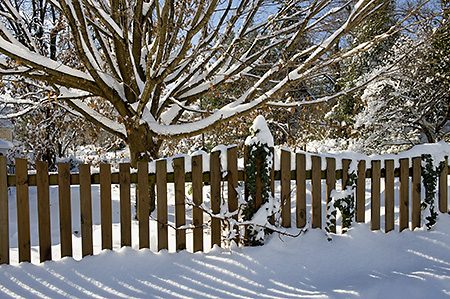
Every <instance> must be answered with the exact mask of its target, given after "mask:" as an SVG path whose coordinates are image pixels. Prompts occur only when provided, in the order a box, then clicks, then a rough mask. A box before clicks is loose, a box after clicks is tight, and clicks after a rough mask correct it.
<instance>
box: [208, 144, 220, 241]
mask: <svg viewBox="0 0 450 299" xmlns="http://www.w3.org/2000/svg"><path fill="white" fill-rule="evenodd" d="M209 171H210V178H211V211H212V213H213V214H214V215H217V214H219V213H220V182H221V180H222V174H221V172H220V151H215V152H212V153H211V154H210V166H209ZM221 235H222V231H221V223H220V219H219V218H216V217H211V247H212V246H214V244H216V245H218V246H220V245H221V241H222V240H221Z"/></svg>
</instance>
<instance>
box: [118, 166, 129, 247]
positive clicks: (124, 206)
mask: <svg viewBox="0 0 450 299" xmlns="http://www.w3.org/2000/svg"><path fill="white" fill-rule="evenodd" d="M130 184H131V180H130V163H121V164H119V185H120V243H121V246H122V247H123V246H131V196H130Z"/></svg>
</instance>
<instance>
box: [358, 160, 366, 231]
mask: <svg viewBox="0 0 450 299" xmlns="http://www.w3.org/2000/svg"><path fill="white" fill-rule="evenodd" d="M365 221H366V161H365V160H361V161H359V162H358V176H357V178H356V222H365Z"/></svg>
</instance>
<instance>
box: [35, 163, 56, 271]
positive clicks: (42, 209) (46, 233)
mask: <svg viewBox="0 0 450 299" xmlns="http://www.w3.org/2000/svg"><path fill="white" fill-rule="evenodd" d="M36 185H37V201H38V227H39V257H40V261H41V263H42V262H44V261H50V260H51V259H52V240H51V228H50V192H49V182H48V163H47V162H42V161H38V162H36Z"/></svg>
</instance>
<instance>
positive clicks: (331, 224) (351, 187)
mask: <svg viewBox="0 0 450 299" xmlns="http://www.w3.org/2000/svg"><path fill="white" fill-rule="evenodd" d="M356 179H357V176H356V173H355V171H353V172H352V173H351V174H349V177H348V180H347V182H346V185H345V191H344V190H343V191H342V192H340V195H342V197H337V198H336V197H332V198H331V200H329V202H328V209H327V223H326V227H325V230H326V232H327V233H328V241H331V236H330V235H329V234H330V233H331V232H333V231H336V218H337V211H338V210H339V212H340V214H341V217H342V223H341V225H342V233H346V232H347V231H348V230H349V229H350V227H351V226H352V223H353V219H354V217H355V190H356Z"/></svg>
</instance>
